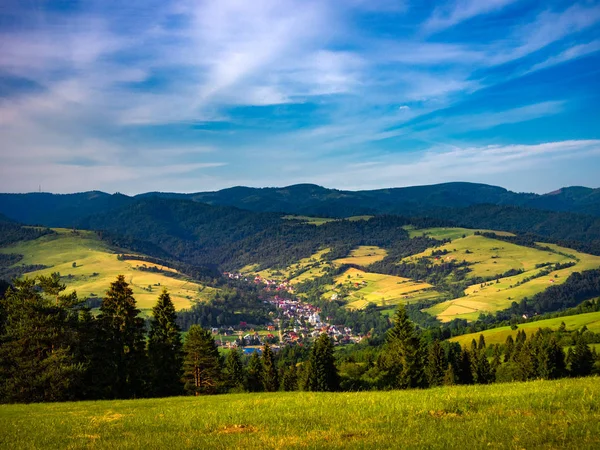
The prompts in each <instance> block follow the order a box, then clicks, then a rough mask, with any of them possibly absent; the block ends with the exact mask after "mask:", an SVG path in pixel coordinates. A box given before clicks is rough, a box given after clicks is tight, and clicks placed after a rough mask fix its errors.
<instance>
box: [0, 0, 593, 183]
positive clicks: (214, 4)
mask: <svg viewBox="0 0 600 450" xmlns="http://www.w3.org/2000/svg"><path fill="white" fill-rule="evenodd" d="M599 104H600V2H598V1H580V2H573V1H564V2H561V1H545V2H539V1H527V0H485V1H483V0H449V1H443V2H429V1H408V0H407V1H391V0H388V1H386V0H317V1H311V0H302V1H295V0H276V1H267V0H253V1H248V0H218V1H205V2H202V1H188V0H181V1H180V0H174V1H169V0H161V1H154V0H129V1H127V2H123V1H120V0H119V1H112V0H82V1H41V0H27V1H23V0H3V1H2V4H1V5H0V191H3V192H27V191H36V190H37V189H38V186H40V185H41V187H42V190H44V191H50V192H76V191H85V190H92V189H99V190H104V191H107V192H115V191H119V192H124V193H129V194H133V193H139V192H145V191H151V190H160V191H179V192H195V191H204V190H216V189H221V188H225V187H229V186H235V185H246V186H285V185H290V184H294V183H300V182H309V183H317V184H320V185H324V186H326V187H334V188H340V189H372V188H379V187H391V186H408V185H417V184H431V183H440V182H446V181H474V182H483V183H489V184H496V185H501V186H504V187H506V188H509V189H512V190H516V191H528V192H531V191H532V192H548V191H551V190H554V189H556V188H558V187H561V186H568V185H585V186H590V187H600V181H599V180H600V176H599V175H598V173H599V169H600V108H599V107H598V105H599Z"/></svg>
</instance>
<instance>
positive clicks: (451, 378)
mask: <svg viewBox="0 0 600 450" xmlns="http://www.w3.org/2000/svg"><path fill="white" fill-rule="evenodd" d="M456 381H457V380H456V373H455V372H454V367H453V366H452V364H450V363H448V367H447V368H446V371H445V372H444V386H454V385H455V384H456Z"/></svg>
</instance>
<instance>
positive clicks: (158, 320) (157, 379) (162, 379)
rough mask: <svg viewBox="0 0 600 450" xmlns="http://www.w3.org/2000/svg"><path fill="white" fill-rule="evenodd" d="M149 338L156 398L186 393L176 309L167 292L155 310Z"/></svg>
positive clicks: (162, 295) (151, 372)
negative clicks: (182, 379) (184, 390)
mask: <svg viewBox="0 0 600 450" xmlns="http://www.w3.org/2000/svg"><path fill="white" fill-rule="evenodd" d="M152 316H153V317H152V319H151V321H150V332H149V334H148V362H149V366H150V385H151V391H152V394H153V395H154V396H157V397H168V396H171V395H178V394H181V393H182V392H183V385H182V383H181V374H182V364H183V352H182V342H181V333H180V331H181V330H180V329H179V327H178V326H177V323H176V319H177V314H176V313H175V306H174V305H173V302H172V301H171V296H170V295H169V293H168V292H167V290H166V289H163V291H162V293H161V294H160V296H159V297H158V302H157V303H156V306H154V308H153V309H152Z"/></svg>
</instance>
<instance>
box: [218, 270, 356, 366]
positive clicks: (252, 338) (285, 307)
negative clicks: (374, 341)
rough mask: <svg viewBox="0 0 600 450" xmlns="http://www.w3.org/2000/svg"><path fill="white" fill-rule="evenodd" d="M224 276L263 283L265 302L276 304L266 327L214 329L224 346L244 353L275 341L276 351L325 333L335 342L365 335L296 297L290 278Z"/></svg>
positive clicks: (336, 343)
mask: <svg viewBox="0 0 600 450" xmlns="http://www.w3.org/2000/svg"><path fill="white" fill-rule="evenodd" d="M224 276H225V277H228V278H230V279H235V280H239V281H244V282H247V283H254V284H256V285H259V286H262V287H263V292H264V301H265V302H267V303H269V304H271V305H273V306H275V308H276V312H275V313H274V314H273V322H272V323H270V324H267V325H266V326H253V325H250V324H247V323H244V322H241V323H240V325H239V327H227V328H225V329H219V328H212V333H213V335H215V342H216V344H217V345H218V346H219V347H221V348H243V351H244V353H246V354H250V353H253V352H260V351H261V350H260V349H261V347H262V346H263V345H264V344H265V343H268V344H272V348H273V349H274V350H275V351H277V350H278V349H279V348H280V347H281V346H285V345H300V346H302V345H306V344H309V343H310V342H312V341H313V340H314V339H316V338H318V337H319V336H320V335H321V334H323V333H326V334H327V335H328V336H329V337H330V338H331V339H332V340H333V342H334V345H348V344H355V343H358V342H360V341H361V340H362V339H363V338H364V337H365V336H362V335H357V334H354V333H353V332H352V330H351V329H350V328H348V327H346V326H344V325H339V324H331V323H329V320H330V319H329V318H328V317H325V318H322V317H321V316H320V313H321V310H320V309H319V308H317V307H316V306H314V305H311V304H310V303H307V302H304V301H302V300H301V299H299V298H298V297H295V296H293V288H292V285H291V284H290V282H289V281H278V280H272V279H266V278H263V277H261V276H259V275H256V276H254V277H252V276H248V275H244V274H241V273H229V272H225V273H224ZM290 294H291V295H290Z"/></svg>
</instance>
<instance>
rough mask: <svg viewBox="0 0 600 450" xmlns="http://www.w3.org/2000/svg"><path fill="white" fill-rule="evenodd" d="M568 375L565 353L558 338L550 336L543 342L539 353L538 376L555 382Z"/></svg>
mask: <svg viewBox="0 0 600 450" xmlns="http://www.w3.org/2000/svg"><path fill="white" fill-rule="evenodd" d="M563 323H564V322H563ZM566 373H567V368H566V363H565V352H564V351H563V349H562V347H561V345H560V344H559V343H558V341H557V340H556V338H555V337H554V336H550V338H549V339H547V340H546V341H544V342H543V344H542V345H541V347H540V351H539V353H538V374H539V376H540V377H541V378H544V379H546V380H553V379H556V378H561V377H563V376H565V375H566Z"/></svg>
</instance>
